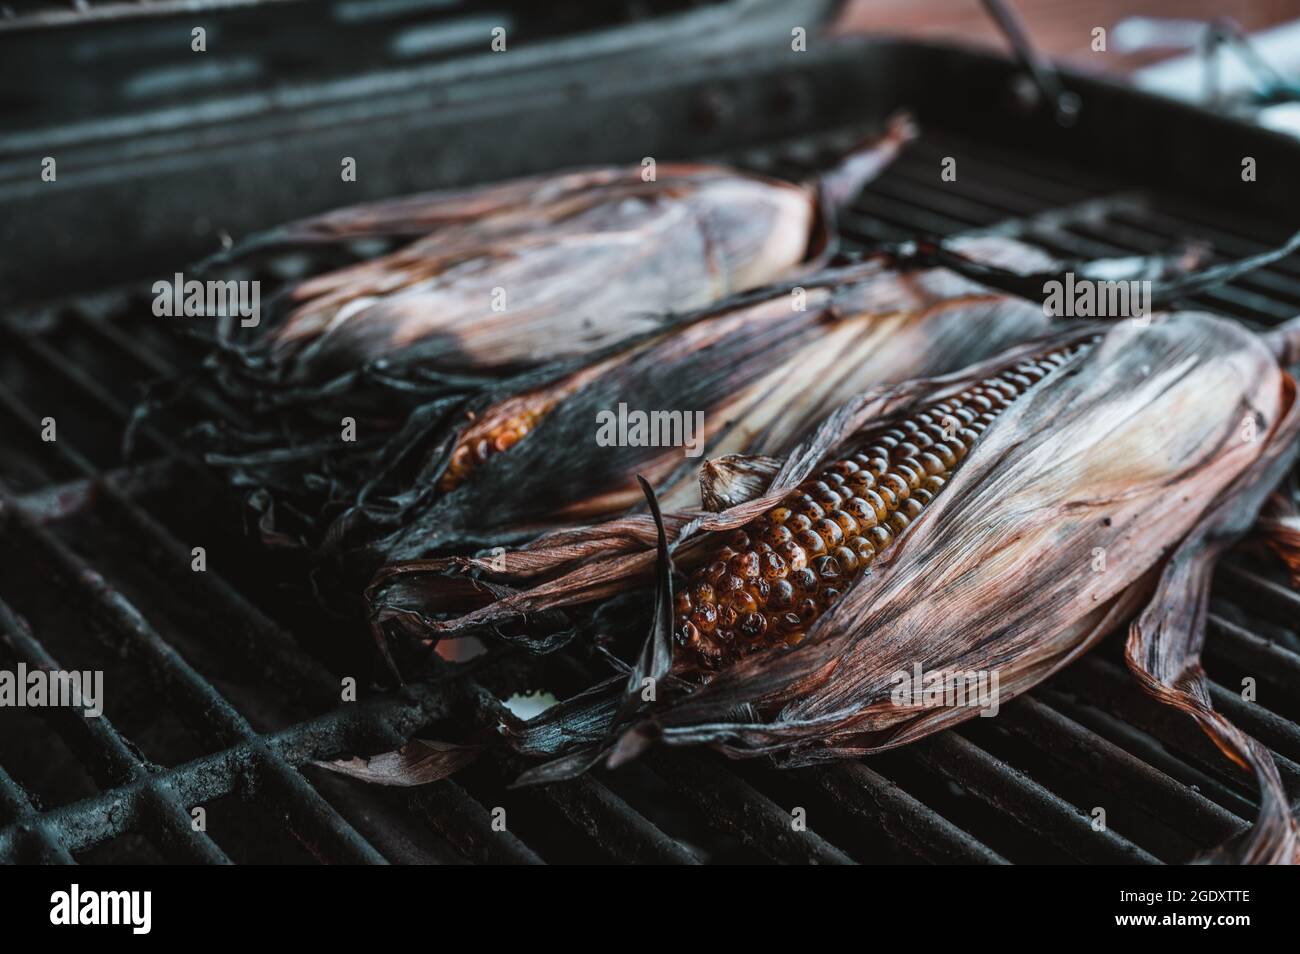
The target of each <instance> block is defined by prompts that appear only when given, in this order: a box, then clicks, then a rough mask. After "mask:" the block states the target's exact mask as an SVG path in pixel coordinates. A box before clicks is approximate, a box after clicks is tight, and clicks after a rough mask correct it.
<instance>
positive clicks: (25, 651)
mask: <svg viewBox="0 0 1300 954" xmlns="http://www.w3.org/2000/svg"><path fill="white" fill-rule="evenodd" d="M0 635H3V637H4V639H5V641H6V642H7V643H9V645H10V646H11V647H12V648H13V649H14V651H15V654H16V655H17V657H18V659H19V660H21V661H23V662H25V663H27V664H28V665H29V666H33V667H37V668H40V669H46V670H53V669H59V668H60V667H59V664H58V663H57V662H56V661H55V659H54V657H53V656H51V655H50V654H49V652H48V651H47V650H46V649H45V647H44V646H42V645H41V643H40V642H39V640H37V639H36V637H35V635H34V634H33V633H32V632H31V629H30V627H28V626H27V624H26V621H24V620H23V619H22V618H21V617H19V616H18V615H17V614H16V613H14V612H13V610H12V609H11V608H10V607H9V605H8V604H7V603H5V602H4V601H3V600H0ZM56 712H57V714H61V715H64V716H68V717H69V718H70V720H71V721H72V722H73V723H74V724H75V725H76V727H77V729H78V730H79V733H78V734H79V735H80V737H81V738H82V740H83V744H82V745H81V748H82V749H83V750H86V752H87V754H89V756H90V757H89V758H86V757H85V755H83V757H82V758H83V761H85V762H87V763H89V765H90V767H91V769H92V771H93V772H94V774H95V776H96V778H97V780H98V781H99V783H100V784H101V785H121V784H125V783H127V782H134V781H139V780H144V779H147V778H148V777H149V776H150V773H151V768H152V767H151V766H149V765H147V764H146V763H145V761H144V759H142V758H141V757H140V755H139V754H138V753H137V752H136V751H135V750H134V749H133V748H132V747H131V746H130V744H129V743H127V741H126V740H125V739H124V738H123V737H122V735H121V734H120V733H119V732H118V731H117V729H116V727H114V725H113V723H112V722H110V721H109V720H108V718H107V717H106V716H104V715H102V714H101V715H100V716H98V717H96V718H90V717H88V716H86V715H85V713H84V712H82V711H80V710H62V709H61V710H56ZM152 796H153V798H152V800H151V801H150V802H149V803H147V808H149V809H151V811H149V813H148V817H146V818H145V819H144V820H145V821H148V822H153V823H156V825H157V828H158V830H159V831H160V833H161V834H162V836H163V837H164V838H165V839H166V840H167V843H168V844H169V845H171V846H174V847H176V848H177V849H179V850H180V851H181V852H182V853H183V855H184V857H186V858H188V859H189V860H191V861H199V862H203V863H205V864H229V863H230V859H229V858H227V857H226V854H225V852H223V851H222V850H221V849H220V848H218V847H217V845H216V843H214V842H213V841H212V839H211V838H209V837H208V836H207V834H206V833H204V832H202V831H195V830H194V829H193V826H192V824H191V818H190V815H189V812H188V811H186V807H185V806H184V805H182V804H181V803H180V802H179V801H178V800H177V799H176V796H175V793H174V792H172V791H171V790H170V789H168V788H165V787H155V788H154V789H153V790H152Z"/></svg>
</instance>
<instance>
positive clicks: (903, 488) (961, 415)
mask: <svg viewBox="0 0 1300 954" xmlns="http://www.w3.org/2000/svg"><path fill="white" fill-rule="evenodd" d="M1076 347H1078V346H1076ZM1071 353H1072V352H1071V350H1070V349H1062V350H1060V351H1052V352H1048V353H1046V354H1044V355H1042V356H1039V357H1035V358H1033V359H1030V360H1026V361H1024V362H1022V363H1021V364H1019V365H1016V366H1015V367H1014V368H1012V369H1011V370H1010V371H1007V372H1005V373H1003V374H1001V375H999V376H998V377H997V378H994V379H992V380H990V381H985V382H982V383H980V384H978V385H976V386H974V387H972V388H969V389H967V390H965V391H962V392H961V393H960V394H957V395H956V396H955V397H952V398H950V399H948V400H946V401H942V402H939V403H936V404H934V405H931V406H929V407H927V408H925V409H924V410H923V411H921V412H920V413H918V414H917V415H915V416H914V417H908V418H906V419H904V420H902V421H900V422H899V423H898V424H897V425H896V426H894V427H891V428H889V429H887V430H882V431H881V432H879V433H877V434H872V435H870V436H868V437H866V438H865V439H864V440H863V441H862V442H861V444H860V445H859V448H858V450H857V451H856V452H855V453H852V454H848V455H846V456H843V457H840V458H839V459H838V460H835V461H833V462H831V463H829V464H826V465H825V466H823V467H822V469H821V470H819V471H818V472H817V473H815V474H813V475H812V476H811V477H809V478H808V479H807V480H805V481H804V482H803V483H801V484H800V485H799V486H798V487H796V488H795V489H794V490H793V491H791V492H790V493H789V494H788V495H787V496H786V497H785V498H784V499H783V500H782V501H781V502H780V504H779V505H778V506H777V507H775V508H774V509H772V510H769V511H768V512H767V513H766V514H764V515H763V516H762V517H760V518H759V519H758V520H756V521H754V522H753V523H751V524H748V525H746V526H745V527H744V528H742V529H740V530H735V531H732V534H731V536H730V537H729V538H728V539H727V541H726V543H725V545H724V546H723V547H722V548H721V549H719V550H718V552H717V553H715V554H713V559H712V562H710V563H709V564H708V565H707V566H704V567H701V568H699V569H697V570H696V571H695V573H694V574H692V576H691V578H690V580H689V582H688V583H687V585H686V587H685V588H684V589H683V590H682V591H681V592H680V593H679V594H678V596H677V604H676V611H677V626H676V639H677V641H678V642H679V644H680V645H682V646H683V647H685V648H687V649H689V650H691V651H692V652H694V653H695V654H696V655H697V657H698V659H699V662H700V663H701V665H703V666H705V667H707V668H709V669H716V668H719V667H721V666H726V665H729V664H731V663H733V662H735V661H736V660H737V659H740V658H742V657H744V656H748V655H750V654H752V653H755V652H758V651H759V650H762V649H766V648H768V647H770V646H773V645H776V644H778V643H785V644H786V645H796V644H797V643H799V642H801V641H802V640H803V638H804V635H805V634H806V632H807V630H808V628H809V627H810V626H812V625H813V624H814V623H815V622H816V620H817V618H818V617H819V616H820V615H821V614H822V612H823V611H824V610H826V609H827V608H829V607H830V606H831V605H833V604H834V603H835V602H836V600H838V598H839V597H840V595H841V594H842V593H843V591H844V590H845V589H846V588H847V587H849V586H851V585H852V584H853V582H854V580H856V579H857V578H858V577H859V576H860V575H861V574H862V572H863V571H865V570H866V568H867V567H868V566H870V565H871V562H872V561H873V560H874V559H875V558H876V555H877V554H879V553H881V552H883V551H884V550H885V549H887V548H888V547H889V546H891V545H892V544H893V543H894V540H895V538H896V537H897V535H898V534H899V533H901V532H902V531H903V530H905V529H906V528H907V526H908V525H909V524H910V523H911V522H912V521H913V520H915V519H916V518H917V517H919V516H920V515H921V513H922V511H923V510H924V509H925V507H926V505H927V504H928V503H930V501H931V500H933V499H934V497H935V495H936V494H938V493H939V492H940V491H941V490H942V489H943V487H944V485H945V483H946V482H947V481H948V480H949V479H950V478H951V477H952V475H953V472H954V471H955V470H956V469H957V467H958V466H959V465H960V463H961V461H962V459H963V458H965V456H966V455H967V453H969V452H970V450H971V449H972V448H973V447H974V446H975V443H976V442H977V441H978V440H979V436H980V434H982V433H983V432H984V430H985V429H986V428H987V427H988V426H989V425H990V424H991V423H993V421H994V420H995V419H996V418H997V416H998V414H999V413H1000V412H1002V411H1003V410H1004V409H1005V408H1007V407H1008V406H1009V405H1010V404H1011V402H1013V401H1014V400H1016V399H1017V398H1018V397H1020V396H1021V395H1022V394H1023V393H1024V392H1025V391H1027V390H1028V389H1029V388H1031V387H1032V386H1033V385H1034V384H1036V383H1037V382H1039V381H1041V380H1043V378H1045V377H1047V376H1048V375H1050V374H1051V373H1052V372H1053V371H1055V370H1056V369H1057V368H1059V367H1060V366H1061V365H1062V364H1063V363H1065V361H1066V360H1067V359H1068V358H1069V356H1070V354H1071Z"/></svg>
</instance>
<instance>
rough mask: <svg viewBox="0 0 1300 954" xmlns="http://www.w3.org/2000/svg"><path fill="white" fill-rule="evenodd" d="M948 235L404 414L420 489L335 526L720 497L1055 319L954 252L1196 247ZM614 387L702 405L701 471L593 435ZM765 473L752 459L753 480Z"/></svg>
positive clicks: (461, 528) (1009, 262) (488, 531)
mask: <svg viewBox="0 0 1300 954" xmlns="http://www.w3.org/2000/svg"><path fill="white" fill-rule="evenodd" d="M944 249H945V255H946V256H947V258H946V260H947V261H948V263H949V265H948V266H944V267H936V266H931V265H928V264H926V265H915V264H913V262H912V260H911V259H910V258H907V257H905V256H903V255H902V254H899V253H894V252H889V253H882V254H879V255H874V256H871V257H869V258H867V259H866V260H865V261H862V262H859V263H857V264H854V265H851V266H847V267H839V268H833V269H829V270H826V271H824V272H822V273H819V274H817V275H812V276H809V277H808V278H807V279H805V280H802V281H801V283H800V284H799V285H798V286H797V287H796V288H794V289H792V288H791V286H790V285H789V284H786V283H783V284H780V285H777V286H772V287H770V288H768V289H765V290H760V291H757V292H754V293H751V294H749V295H745V296H742V297H741V298H740V299H737V300H732V301H729V302H726V303H723V304H722V305H719V306H718V307H716V308H714V309H711V310H707V311H705V312H701V313H700V314H699V315H697V316H696V317H695V318H694V319H693V320H691V321H688V322H684V323H682V324H680V325H679V326H677V327H675V328H674V329H673V330H672V331H671V332H670V333H666V334H663V335H658V336H646V337H643V338H642V339H639V340H637V341H634V342H630V343H629V344H628V345H627V346H626V347H624V348H621V349H618V350H616V351H612V352H604V353H602V354H601V355H600V356H598V358H597V359H596V360H593V361H592V362H590V363H587V364H585V365H583V366H580V367H578V368H576V369H575V370H572V371H568V370H564V371H561V373H559V374H557V375H554V376H552V377H550V378H548V379H546V380H545V381H544V383H540V384H539V383H537V377H529V378H526V379H524V380H523V381H513V382H510V383H508V384H507V385H505V386H503V387H502V388H499V389H496V390H494V391H493V392H492V393H490V394H488V395H485V396H484V397H483V398H482V399H480V400H479V401H477V402H476V403H475V404H474V405H472V406H471V407H470V408H468V409H467V412H466V414H465V417H464V419H463V421H462V422H461V423H460V424H459V426H456V427H454V428H452V429H451V430H450V432H449V431H447V430H446V429H445V428H442V427H441V425H442V424H444V423H445V421H443V420H438V421H436V422H435V423H436V424H437V425H438V427H435V428H429V427H424V426H423V423H420V424H417V426H416V427H413V428H408V429H407V432H406V434H405V435H404V436H403V438H402V439H401V440H399V441H395V442H394V447H395V451H394V452H393V453H391V454H390V457H393V458H400V455H403V454H409V455H415V454H421V453H422V454H424V455H425V461H424V463H423V464H422V465H421V466H420V467H419V469H418V470H417V471H415V472H414V473H411V472H410V471H409V470H408V471H406V472H404V473H403V474H402V475H401V476H400V477H398V478H397V479H389V483H390V484H392V483H400V484H401V485H403V486H405V487H409V488H412V489H410V490H407V491H405V492H401V493H395V494H392V495H390V496H388V497H387V498H386V499H382V500H381V499H375V497H372V501H371V502H370V503H369V504H368V505H365V506H362V507H360V508H358V511H357V512H355V513H353V514H351V515H349V516H348V517H347V518H345V519H344V520H343V521H341V522H340V525H339V526H338V527H337V528H336V533H340V534H343V533H347V532H349V528H348V523H349V521H352V520H356V521H360V522H362V523H363V525H364V527H365V528H366V532H367V533H369V534H371V535H373V534H374V533H375V531H374V529H373V528H374V527H383V526H391V527H395V528H396V529H395V530H394V531H393V532H391V533H388V534H387V535H385V536H383V537H382V538H381V539H379V540H377V542H375V543H374V544H373V546H372V547H370V548H369V552H370V554H371V555H372V557H373V558H374V559H375V560H376V561H394V560H408V559H414V558H417V557H420V556H423V555H428V554H432V553H437V552H439V551H442V550H447V549H453V548H459V549H464V548H465V547H471V546H481V547H485V546H492V545H499V544H501V543H504V542H511V541H514V540H519V539H525V538H530V537H534V536H537V535H538V534H539V533H542V532H548V531H553V530H555V529H558V528H560V527H563V526H570V525H575V524H578V523H581V522H586V521H590V520H592V519H598V518H600V517H602V516H607V515H610V514H614V513H618V512H620V511H623V510H626V509H628V508H629V507H635V506H638V505H639V504H640V502H641V500H642V494H641V491H640V489H639V486H638V484H637V477H638V476H641V477H644V478H646V479H647V480H649V481H650V482H651V484H653V485H654V486H655V488H656V490H657V491H658V493H659V495H660V500H661V502H662V503H663V506H664V507H665V509H668V510H671V511H677V510H682V509H686V508H690V507H693V506H698V505H699V503H700V501H701V495H703V496H704V498H705V499H706V500H708V501H711V502H712V505H713V506H714V507H717V506H720V505H721V504H722V503H724V502H725V500H726V499H727V495H728V494H729V493H730V492H731V491H730V490H729V489H728V485H729V484H730V482H732V481H733V480H741V481H742V482H743V481H744V480H745V479H746V478H745V476H744V475H743V474H738V473H736V472H734V470H733V469H732V468H733V466H740V467H743V468H746V469H748V470H749V471H755V469H756V467H757V466H758V464H757V462H761V459H762V458H763V457H769V458H771V459H774V458H775V456H778V455H783V454H786V453H788V452H789V450H790V448H791V447H792V446H794V444H795V443H797V441H798V439H799V437H800V436H801V435H802V434H804V433H805V432H806V431H807V430H808V429H809V428H810V427H811V426H812V425H813V424H814V423H815V422H816V421H817V420H819V419H820V418H822V417H824V416H825V415H826V414H827V413H829V412H830V411H831V410H832V409H833V408H834V407H836V406H837V405H839V404H840V403H842V402H843V401H844V400H845V399H847V398H848V397H850V396H851V395H853V394H855V393H858V392H860V391H862V390H865V389H867V388H869V387H873V386H875V385H879V384H887V383H892V382H896V381H901V380H905V379H907V378H912V377H924V376H930V375H935V374H940V373H944V372H947V371H951V370H953V369H955V368H958V367H961V366H963V365H965V364H969V363H970V362H972V361H974V360H978V359H980V358H983V357H987V356H989V355H991V354H996V353H997V352H998V351H1000V350H1002V349H1004V348H1005V347H1007V346H1008V345H1010V344H1013V343H1015V342H1019V341H1023V340H1026V339H1028V338H1032V337H1035V336H1037V335H1041V334H1043V333H1044V332H1045V331H1047V330H1048V329H1049V328H1050V327H1051V320H1050V319H1049V318H1048V317H1047V316H1046V315H1045V312H1044V309H1043V308H1042V307H1041V306H1040V305H1036V304H1034V303H1032V302H1031V301H1029V300H1026V299H1025V298H1022V297H1019V296H1016V295H1012V294H1009V293H1007V292H1005V291H1002V290H1000V289H998V288H996V287H991V286H989V285H986V284H981V283H979V282H975V281H972V280H971V279H969V278H966V277H964V276H962V275H960V274H957V273H956V272H955V271H953V267H970V268H973V269H978V270H979V272H978V273H979V274H980V275H981V277H984V276H986V275H987V276H993V275H994V273H996V275H997V276H1002V277H1006V276H1010V277H1012V278H1013V279H1014V280H1016V281H1023V282H1030V283H1032V282H1036V283H1037V285H1038V287H1039V288H1041V285H1042V281H1043V276H1044V275H1051V274H1055V272H1056V271H1058V270H1060V269H1064V268H1067V267H1077V268H1078V269H1079V270H1080V272H1081V273H1083V274H1084V275H1088V274H1092V273H1093V272H1094V271H1096V270H1099V269H1105V270H1106V272H1107V273H1108V274H1114V273H1116V272H1117V270H1118V271H1120V272H1122V273H1124V274H1127V275H1129V276H1143V277H1154V278H1156V279H1162V278H1164V279H1167V278H1168V277H1169V275H1170V274H1171V273H1174V274H1181V272H1182V270H1183V269H1185V268H1186V267H1188V264H1189V263H1188V262H1187V261H1184V260H1182V259H1180V258H1178V257H1177V256H1175V257H1173V258H1165V257H1159V256H1155V257H1150V258H1146V259H1135V260H1132V261H1122V262H1095V263H1087V264H1085V265H1080V266H1068V265H1067V264H1066V263H1062V262H1059V261H1056V260H1054V259H1053V258H1052V257H1051V256H1049V255H1047V254H1046V253H1044V252H1042V251H1041V250H1039V249H1036V248H1034V247H1032V246H1028V245H1025V244H1023V243H1021V242H1017V241H1014V240H1010V239H1003V238H992V237H986V238H978V239H966V240H961V239H958V240H954V241H952V242H950V243H949V244H948V245H947V246H944ZM796 295H798V296H799V297H797V298H796V297H795V296H796ZM796 301H797V302H798V305H797V306H796V305H795V302H796ZM620 404H625V405H627V406H629V407H631V408H634V409H665V410H666V409H679V410H681V411H684V412H685V413H691V414H693V413H695V412H697V411H698V412H700V413H701V414H702V420H703V422H704V425H705V432H704V435H703V441H702V444H703V448H704V450H705V452H706V453H707V455H708V456H709V457H710V458H711V459H712V462H711V463H710V464H709V465H708V467H707V468H706V470H705V472H704V473H701V472H700V470H699V463H700V458H699V457H695V456H688V454H687V451H686V449H684V448H683V447H680V446H669V447H635V446H614V447H608V446H606V447H597V446H596V443H595V433H596V432H595V427H594V424H593V422H594V421H595V420H596V419H597V415H598V414H600V413H601V412H603V411H605V410H607V409H609V408H614V407H617V406H618V405H620ZM530 410H531V411H536V412H538V413H540V415H541V420H540V422H539V423H536V424H534V426H533V429H532V430H531V431H529V432H528V433H527V434H526V435H525V436H524V437H523V438H522V439H521V440H519V441H518V442H517V443H515V444H513V445H512V446H510V447H509V448H507V449H504V450H502V451H500V452H499V453H495V454H493V455H492V456H491V457H489V458H488V459H487V460H486V461H484V462H482V463H481V464H479V465H477V466H476V467H475V468H474V469H473V470H472V471H471V472H470V473H468V475H466V476H465V477H464V479H463V480H462V481H461V482H459V483H457V484H456V485H454V486H452V487H450V488H448V487H446V486H445V484H444V481H445V478H446V476H447V474H448V469H449V468H451V467H454V466H455V463H456V461H457V455H458V454H461V453H464V448H466V447H473V446H474V445H475V444H476V443H477V442H479V441H480V440H482V439H483V438H484V437H485V436H486V437H490V436H491V434H492V433H493V432H494V429H497V428H500V427H502V426H503V425H505V424H508V423H509V422H510V421H511V420H513V419H517V418H519V417H520V416H521V415H522V414H524V413H526V412H528V411H530ZM697 449H698V448H697ZM741 462H743V463H741ZM768 466H769V467H770V463H769V465H768ZM770 476H771V473H770V472H768V473H763V472H762V471H761V469H759V470H758V471H757V473H751V474H750V476H749V479H762V478H763V477H767V478H770ZM384 479H388V475H387V474H385V478H384ZM376 497H377V495H376Z"/></svg>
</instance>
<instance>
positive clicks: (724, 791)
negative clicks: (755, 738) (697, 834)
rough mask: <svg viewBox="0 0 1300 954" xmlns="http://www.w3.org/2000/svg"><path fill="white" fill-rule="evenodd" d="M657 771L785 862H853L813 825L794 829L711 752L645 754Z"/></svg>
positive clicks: (708, 814)
mask: <svg viewBox="0 0 1300 954" xmlns="http://www.w3.org/2000/svg"><path fill="white" fill-rule="evenodd" d="M646 758H647V759H648V760H649V762H650V766H651V768H653V769H654V771H655V774H656V775H658V776H659V777H661V778H662V779H664V781H666V782H668V784H669V785H671V786H672V787H673V788H674V789H675V790H676V791H677V792H678V793H679V794H681V795H683V796H684V797H685V798H686V799H687V800H688V801H690V802H692V803H693V804H695V806H696V807H697V808H699V809H700V810H701V811H702V812H703V813H704V816H705V818H706V819H708V821H709V824H711V825H713V826H715V827H716V828H719V829H720V830H722V831H725V832H726V833H727V834H729V835H732V836H734V837H736V838H737V839H739V840H740V841H741V842H742V843H743V844H744V845H745V846H746V847H748V848H751V849H753V850H755V851H758V852H760V853H762V854H764V855H766V856H767V857H769V858H771V859H772V860H773V861H779V862H782V863H784V864H799V865H803V864H823V865H824V864H831V865H843V864H852V863H853V859H851V858H850V857H849V856H848V855H846V854H845V853H844V852H842V851H840V849H838V848H836V847H835V846H834V845H832V844H830V843H829V842H827V841H826V840H825V839H823V838H822V837H821V836H820V835H817V834H816V833H814V832H813V831H812V830H808V831H796V830H795V828H794V826H793V824H792V822H791V814H790V813H789V812H788V811H785V810H783V809H782V808H781V807H780V806H779V805H777V804H776V802H774V801H772V800H771V799H770V798H768V797H767V796H766V795H764V794H763V793H762V792H760V791H758V789H756V788H754V787H753V786H752V785H750V784H749V783H748V782H746V781H745V780H744V779H742V778H740V776H738V775H736V774H735V773H734V772H731V771H728V770H727V769H724V768H723V767H722V766H720V765H718V764H717V762H716V761H715V760H714V758H713V757H712V756H707V755H701V754H698V753H694V752H675V753H673V754H672V757H669V756H668V755H667V754H665V753H664V752H650V753H648V754H647V755H646Z"/></svg>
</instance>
